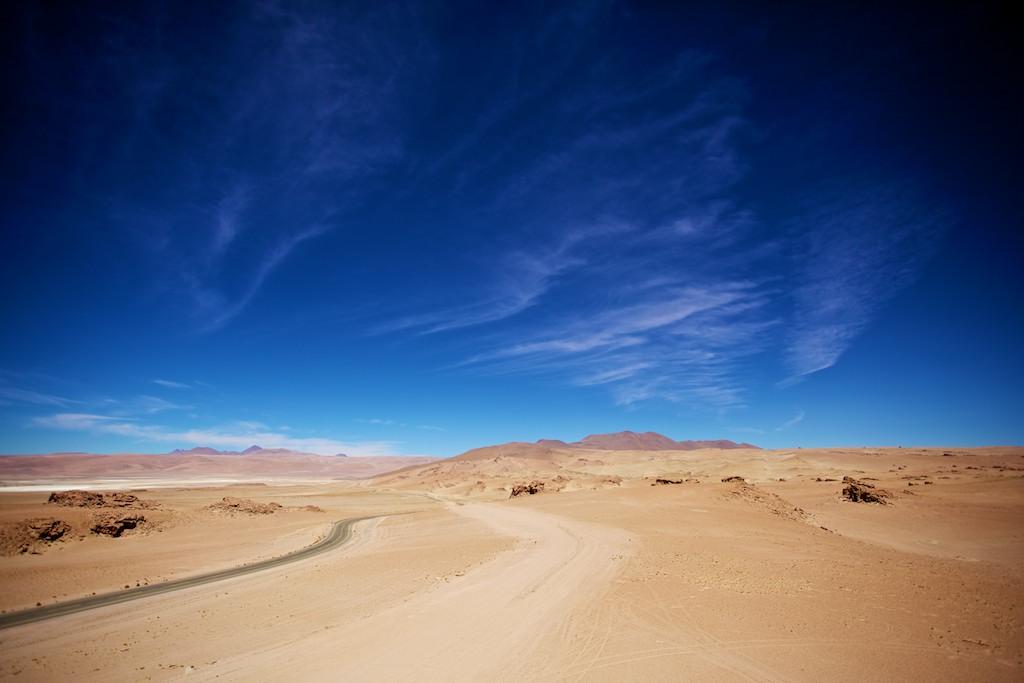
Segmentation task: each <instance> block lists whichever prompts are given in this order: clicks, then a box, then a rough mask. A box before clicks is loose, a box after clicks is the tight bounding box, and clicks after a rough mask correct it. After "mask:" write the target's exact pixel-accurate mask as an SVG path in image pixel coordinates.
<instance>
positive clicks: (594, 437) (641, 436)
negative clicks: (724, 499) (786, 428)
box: [570, 431, 758, 451]
mask: <svg viewBox="0 0 1024 683" xmlns="http://www.w3.org/2000/svg"><path fill="white" fill-rule="evenodd" d="M570 445H571V446H572V447H575V448H590V449H594V450H601V451H693V450H696V449H698V448H758V446H754V445H753V444H749V443H736V442H735V441H729V440H728V439H717V440H713V441H674V440H672V439H670V438H668V437H667V436H664V435H662V434H658V433H657V432H640V433H637V432H630V431H625V432H615V433H612V434H591V435H590V436H588V437H586V438H584V439H583V440H582V441H577V442H575V443H573V444H570Z"/></svg>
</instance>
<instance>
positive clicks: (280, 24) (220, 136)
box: [104, 2, 431, 333]
mask: <svg viewBox="0 0 1024 683" xmlns="http://www.w3.org/2000/svg"><path fill="white" fill-rule="evenodd" d="M415 13H416V9H415V8H413V7H400V6H393V7H383V6H380V7H365V8H356V7H350V8H340V7H319V6H313V5H309V6H302V7H299V6H290V5H285V4H280V3H276V2H262V3H249V4H246V5H240V6H237V7H234V8H232V9H230V10H226V14H227V17H226V22H225V25H224V31H223V32H215V33H212V34H210V35H209V36H205V37H206V38H207V39H215V40H216V41H217V42H216V43H215V44H211V45H207V44H203V45H202V46H201V48H195V47H194V48H193V49H199V51H202V50H207V51H208V52H209V54H207V55H206V56H207V60H203V59H196V58H195V55H194V54H192V53H190V52H188V48H185V47H184V46H178V45H176V44H173V43H168V42H167V41H163V40H160V39H159V31H160V30H161V29H160V23H159V22H156V21H154V22H152V23H149V22H143V23H140V24H127V25H125V26H123V27H117V26H114V27H108V28H109V35H107V36H106V40H105V41H104V44H109V45H112V46H113V45H117V46H120V45H121V43H122V42H131V43H132V44H133V45H135V44H136V43H138V44H139V45H144V46H146V47H145V48H139V49H137V50H135V51H133V52H132V55H131V60H124V59H111V60H110V62H111V63H118V64H121V63H122V62H128V61H130V62H131V64H132V68H125V69H124V70H122V71H118V72H117V74H116V77H112V78H111V79H110V81H111V82H112V84H113V87H115V88H117V93H116V94H117V95H118V96H120V97H121V98H122V99H121V100H118V101H117V102H118V104H123V106H124V107H125V109H126V111H125V112H124V116H121V117H118V121H121V120H125V121H129V122H134V125H133V126H130V127H129V129H128V130H118V131H111V136H112V137H113V138H114V139H115V140H116V141H117V145H118V147H119V149H118V150H117V154H113V155H111V159H112V161H111V163H110V167H109V168H105V169H104V173H106V174H108V175H110V176H112V177H113V178H114V179H115V181H116V182H118V183H119V184H120V185H121V186H123V187H124V188H125V191H124V192H122V193H114V194H113V195H112V196H111V197H110V198H109V204H110V206H109V213H110V215H112V216H113V217H115V219H116V220H117V221H118V222H119V223H120V224H122V225H125V226H127V228H128V229H129V230H131V231H133V232H134V233H135V234H136V235H138V238H139V240H140V242H142V243H143V244H145V245H146V246H147V247H148V248H149V250H150V251H151V253H152V254H153V255H154V257H155V263H156V266H157V268H156V269H154V270H155V272H156V273H157V274H159V284H158V286H157V289H158V291H159V294H160V295H162V296H169V297H173V298H174V300H176V301H178V302H180V303H182V304H184V307H185V313H186V314H187V316H188V317H189V318H190V320H191V328H192V330H193V331H196V332H199V333H212V332H215V331H217V330H220V329H222V328H223V327H225V326H226V325H228V324H229V323H230V322H231V321H232V320H234V319H235V318H236V317H237V316H239V315H240V314H241V313H242V312H243V311H244V310H246V309H247V308H248V307H249V306H250V305H251V303H252V302H253V301H254V300H255V298H256V297H257V296H258V294H259V292H260V291H261V290H262V289H263V288H264V287H265V286H266V285H267V283H268V282H270V281H271V278H272V277H273V275H274V273H275V272H276V271H277V270H278V269H280V268H281V267H282V266H283V264H284V263H285V262H286V261H287V260H289V259H290V258H292V257H293V255H294V254H295V252H296V251H297V250H298V249H299V247H300V245H302V244H303V243H306V242H309V241H312V240H314V239H317V238H322V237H323V236H324V235H326V234H327V233H329V232H331V231H332V230H334V229H336V228H337V227H338V226H340V225H341V224H342V223H343V222H344V220H345V217H346V215H347V212H348V211H349V210H351V209H352V207H355V206H358V205H360V204H361V203H364V202H365V201H366V200H367V198H368V197H369V196H371V195H372V192H373V190H374V182H375V179H376V178H377V177H378V176H379V175H380V173H381V172H382V171H384V170H386V169H388V168H391V167H392V166H393V165H394V164H395V162H397V161H398V160H400V159H401V157H402V153H403V139H404V136H405V134H406V130H405V129H404V127H403V125H402V123H403V121H404V118H403V117H404V116H405V110H404V108H403V106H404V99H403V98H405V97H407V94H406V93H405V92H404V90H403V86H408V85H409V84H410V83H416V82H418V81H416V80H415V75H416V74H421V73H422V71H423V70H424V69H429V68H430V64H431V59H430V55H429V50H428V48H427V46H426V43H425V41H424V40H423V38H422V35H421V33H422V31H423V26H422V25H421V24H420V23H419V22H416V21H414V20H413V19H414V15H415ZM119 30H123V31H125V32H131V36H132V40H131V41H127V40H125V41H121V40H118V37H119V36H118V35H117V34H118V31H119ZM147 37H149V38H152V40H147ZM135 38H137V39H138V40H137V41H136V40H135ZM198 39H199V38H198V37H197V40H198ZM110 49H115V48H110ZM211 56H214V62H215V63H216V64H217V66H216V67H211V66H210V62H209V61H208V58H209V57H211ZM143 94H144V96H143ZM183 102H190V103H193V102H201V103H202V105H201V106H195V107H192V108H189V109H188V114H187V116H186V117H185V118H187V123H186V122H182V121H180V120H178V119H176V118H175V117H174V116H170V115H167V112H169V111H175V112H176V111H178V110H179V109H181V103H183ZM255 150H258V153H256V152H255ZM154 151H156V152H157V153H156V154H154ZM156 159H158V160H159V161H156ZM139 188H142V189H143V190H144V191H139ZM165 188H173V190H171V189H165Z"/></svg>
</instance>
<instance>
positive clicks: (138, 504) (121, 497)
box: [46, 490, 151, 508]
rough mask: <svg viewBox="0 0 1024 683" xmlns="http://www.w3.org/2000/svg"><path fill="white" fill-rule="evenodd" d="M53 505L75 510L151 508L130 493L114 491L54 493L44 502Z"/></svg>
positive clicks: (148, 504)
mask: <svg viewBox="0 0 1024 683" xmlns="http://www.w3.org/2000/svg"><path fill="white" fill-rule="evenodd" d="M46 502H47V503H51V504H53V505H61V506H63V507H76V508H104V507H113V508H145V507H151V504H150V503H146V502H145V501H142V500H140V499H139V497H138V496H134V495H132V494H130V493H125V492H123V491H114V492H113V493H97V492H95V491H79V490H72V491H55V492H54V493H51V494H50V497H49V498H48V499H47V500H46Z"/></svg>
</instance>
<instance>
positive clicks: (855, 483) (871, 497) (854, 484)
mask: <svg viewBox="0 0 1024 683" xmlns="http://www.w3.org/2000/svg"><path fill="white" fill-rule="evenodd" d="M891 497H892V494H891V493H889V492H888V491H885V490H884V489H880V488H876V487H875V485H874V484H869V483H867V482H866V481H859V480H857V479H854V478H853V477H843V498H844V499H846V500H848V501H850V502H852V503H876V504H879V505H888V504H889V499H890V498H891Z"/></svg>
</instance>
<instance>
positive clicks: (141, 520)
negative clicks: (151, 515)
mask: <svg viewBox="0 0 1024 683" xmlns="http://www.w3.org/2000/svg"><path fill="white" fill-rule="evenodd" d="M145 522H146V518H145V517H143V516H142V515H111V514H107V515H100V516H99V517H97V518H96V520H95V521H94V522H93V525H92V527H90V531H92V532H93V533H94V534H99V535H100V536H112V537H113V538H120V537H121V535H122V534H124V532H125V531H128V530H129V529H135V528H137V527H139V526H141V525H142V524H145Z"/></svg>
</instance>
